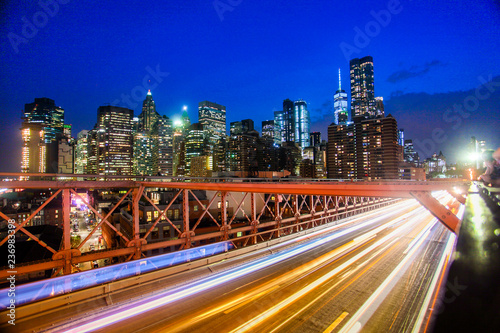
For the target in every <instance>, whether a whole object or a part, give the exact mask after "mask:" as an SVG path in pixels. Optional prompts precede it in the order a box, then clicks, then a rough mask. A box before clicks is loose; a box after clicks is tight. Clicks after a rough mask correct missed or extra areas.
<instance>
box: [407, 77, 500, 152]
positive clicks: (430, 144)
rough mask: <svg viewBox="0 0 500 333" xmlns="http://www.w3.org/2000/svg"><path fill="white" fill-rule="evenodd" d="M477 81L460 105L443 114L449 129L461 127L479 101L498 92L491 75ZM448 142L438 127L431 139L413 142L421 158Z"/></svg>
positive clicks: (498, 86)
mask: <svg viewBox="0 0 500 333" xmlns="http://www.w3.org/2000/svg"><path fill="white" fill-rule="evenodd" d="M477 79H478V81H479V83H480V85H479V86H478V87H477V88H476V89H475V90H474V92H473V93H472V94H470V95H468V96H467V97H465V98H464V100H463V102H462V103H461V104H454V105H453V109H451V108H449V109H447V110H446V111H444V113H443V120H444V121H445V122H446V123H447V124H452V126H451V128H452V129H453V130H454V131H456V130H458V129H459V128H460V126H462V123H463V119H467V118H469V117H470V115H471V112H475V111H477V109H478V108H479V106H480V105H481V101H485V100H487V99H488V98H490V96H491V95H492V94H493V93H494V92H496V91H498V90H500V81H499V82H496V81H493V75H492V74H490V75H489V76H488V79H485V78H484V77H483V76H479V77H478V78H477ZM447 140H448V135H446V131H445V130H444V129H442V128H440V127H436V128H434V129H433V130H432V133H431V137H430V138H428V139H423V140H422V141H420V140H416V139H415V140H413V144H414V146H415V149H416V150H417V151H418V152H419V153H423V155H422V156H431V155H432V154H433V153H434V152H435V151H436V147H437V145H439V144H443V143H444V142H445V141H447Z"/></svg>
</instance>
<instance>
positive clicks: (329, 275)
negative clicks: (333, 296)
mask: <svg viewBox="0 0 500 333" xmlns="http://www.w3.org/2000/svg"><path fill="white" fill-rule="evenodd" d="M411 213H412V214H408V215H416V214H414V213H415V212H411ZM402 218H405V217H402ZM419 218H420V217H419V216H415V217H413V216H412V220H413V219H414V220H417V219H419ZM399 220H400V219H396V220H394V221H391V222H392V223H387V224H391V225H394V224H396V223H397V222H399ZM415 222H416V221H415ZM412 223H413V221H409V223H408V224H404V225H402V226H399V228H398V229H395V230H394V231H392V232H391V233H390V234H388V235H387V236H385V237H384V238H382V239H381V240H379V241H378V242H376V243H374V244H373V245H372V246H370V247H369V248H367V249H366V250H364V251H363V252H361V253H359V254H358V255H357V256H355V257H353V258H352V259H350V260H349V261H347V262H346V263H344V264H342V265H341V266H338V267H337V268H335V269H334V270H332V271H330V272H329V273H327V274H326V275H324V276H322V277H321V278H319V279H317V280H315V281H314V282H312V283H311V284H309V285H307V286H306V287H304V288H303V289H301V290H300V291H299V292H297V293H295V294H293V295H292V296H290V297H288V298H287V299H285V300H283V301H281V302H280V303H278V304H277V305H275V306H273V307H272V308H270V309H268V310H266V311H264V312H263V313H261V314H260V315H259V316H256V317H255V318H254V319H253V320H251V321H250V322H246V323H244V324H242V325H240V326H239V327H237V328H235V329H234V330H232V331H231V333H235V332H244V331H248V330H249V329H251V328H253V327H255V326H256V325H258V324H260V323H262V322H263V321H265V320H266V319H268V318H270V317H271V316H273V315H275V314H276V313H278V311H280V310H282V309H283V308H285V307H286V306H288V305H290V304H291V303H293V302H294V301H296V300H298V299H299V298H301V297H302V296H305V295H306V294H307V293H309V292H310V291H311V290H313V289H315V288H316V287H318V286H320V285H321V284H323V283H325V282H327V281H328V280H329V279H331V278H333V277H334V276H335V275H337V274H340V273H341V272H342V271H343V270H344V269H346V268H347V267H349V266H350V265H351V264H352V263H354V262H356V261H358V260H359V259H360V258H361V257H363V256H365V255H367V254H369V253H370V252H371V251H373V250H374V249H375V248H377V247H379V246H381V245H383V244H384V243H385V246H384V247H383V248H381V249H379V250H378V251H377V252H376V253H372V254H371V255H370V257H369V258H367V259H365V260H363V262H362V263H361V265H359V267H357V268H356V269H355V270H353V271H352V272H349V273H348V274H342V280H343V279H345V278H347V277H348V276H349V275H351V274H353V273H354V272H356V271H357V270H358V269H361V268H362V267H363V266H365V265H366V264H368V261H369V260H370V259H371V258H373V257H376V256H378V255H379V254H380V253H382V252H383V251H385V250H386V249H387V248H389V247H390V246H391V245H392V244H393V243H394V242H396V241H397V238H396V237H395V235H396V234H399V233H402V232H403V231H404V230H405V229H407V228H409V225H410V224H412ZM382 227H384V226H381V227H379V228H377V229H379V230H377V229H375V230H372V232H373V234H372V235H368V237H367V238H371V237H372V236H374V235H375V233H376V232H380V231H382V229H384V228H387V226H385V227H384V228H382ZM424 229H425V228H424ZM370 233H371V232H369V233H368V234H370ZM421 234H422V233H421ZM358 238H361V239H362V238H363V237H358ZM391 238H394V239H393V240H391V241H389V242H388V240H390V239H391ZM341 282H342V281H338V282H337V283H335V284H334V285H333V286H331V287H329V288H328V289H327V290H326V291H324V292H323V293H321V294H320V295H319V296H318V297H316V298H315V299H314V300H313V301H311V302H309V304H308V306H310V305H311V304H313V303H314V302H316V301H317V300H318V299H320V298H321V297H323V296H324V295H326V294H327V293H329V292H330V291H331V290H332V289H333V288H335V287H336V286H337V285H338V284H339V283H341ZM308 306H305V307H303V308H302V309H301V310H300V311H298V312H297V313H295V314H294V315H293V316H292V317H289V318H287V320H286V321H285V322H282V323H281V324H280V325H279V326H278V327H276V328H274V329H273V331H271V332H274V331H276V330H277V329H279V328H280V327H282V326H283V325H285V324H286V323H287V322H288V321H290V320H291V319H293V318H294V317H296V316H297V315H299V314H300V313H301V312H302V311H304V310H305V309H306V308H307V307H308Z"/></svg>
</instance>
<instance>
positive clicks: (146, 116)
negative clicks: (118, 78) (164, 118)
mask: <svg viewBox="0 0 500 333" xmlns="http://www.w3.org/2000/svg"><path fill="white" fill-rule="evenodd" d="M159 118H160V115H159V114H158V112H156V105H155V101H154V100H153V96H152V95H151V90H149V91H148V93H147V95H146V98H145V99H144V101H143V102H142V112H141V114H140V115H139V132H145V133H151V132H155V131H156V126H157V123H158V119H159Z"/></svg>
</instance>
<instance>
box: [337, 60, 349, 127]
mask: <svg viewBox="0 0 500 333" xmlns="http://www.w3.org/2000/svg"><path fill="white" fill-rule="evenodd" d="M333 111H334V116H335V124H337V125H338V124H340V123H345V122H346V121H347V120H348V118H349V116H348V113H349V111H348V110H347V93H346V92H345V90H343V89H342V82H341V78H340V68H339V89H338V90H337V91H336V92H335V95H333Z"/></svg>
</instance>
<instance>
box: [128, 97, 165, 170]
mask: <svg viewBox="0 0 500 333" xmlns="http://www.w3.org/2000/svg"><path fill="white" fill-rule="evenodd" d="M159 119H160V115H159V114H158V112H156V105H155V102H154V100H153V96H152V95H151V91H148V93H147V95H146V98H145V99H144V102H143V103H142V112H141V114H140V115H139V124H138V131H137V132H136V133H135V134H134V154H133V155H134V158H133V166H134V173H135V174H138V175H147V176H156V175H157V174H158V172H159V166H158V163H159V137H158V125H159V124H158V122H159Z"/></svg>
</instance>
